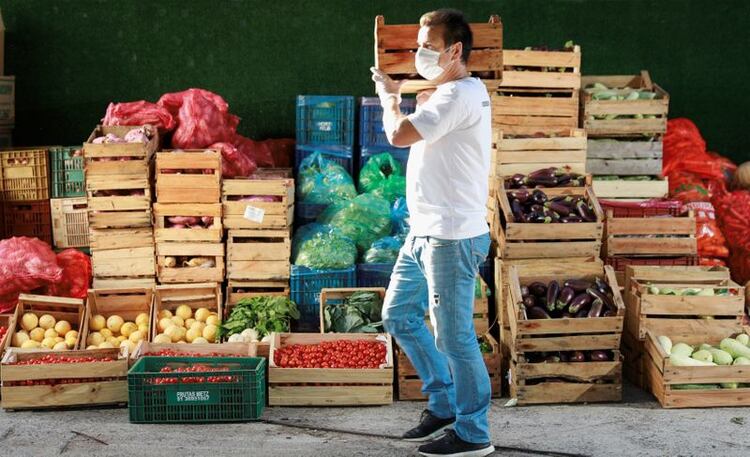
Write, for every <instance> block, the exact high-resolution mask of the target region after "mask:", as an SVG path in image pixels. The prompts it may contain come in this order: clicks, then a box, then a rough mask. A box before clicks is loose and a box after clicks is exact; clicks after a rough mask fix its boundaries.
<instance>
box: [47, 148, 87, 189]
mask: <svg viewBox="0 0 750 457" xmlns="http://www.w3.org/2000/svg"><path fill="white" fill-rule="evenodd" d="M80 149H81V147H80V146H62V147H54V148H50V150H49V156H50V160H51V162H52V167H51V170H52V172H51V176H52V198H68V197H85V196H86V178H85V177H84V173H83V167H84V163H83V156H73V154H74V152H75V151H76V150H80Z"/></svg>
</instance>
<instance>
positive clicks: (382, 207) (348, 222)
mask: <svg viewBox="0 0 750 457" xmlns="http://www.w3.org/2000/svg"><path fill="white" fill-rule="evenodd" d="M318 222H320V223H323V224H330V225H332V226H334V227H336V228H338V229H339V230H341V232H342V233H343V234H344V235H345V236H347V237H349V238H351V239H352V240H353V241H354V242H355V243H356V245H357V248H359V250H360V252H365V251H366V250H367V249H369V248H370V245H371V244H372V242H373V241H375V240H377V239H378V238H382V237H384V236H386V235H389V234H390V233H391V206H390V204H389V203H388V201H386V200H384V199H382V198H380V197H378V196H376V195H373V194H361V195H357V196H356V197H355V198H354V199H352V200H344V201H339V202H336V203H334V204H332V205H330V206H329V207H328V208H326V209H325V211H323V212H322V213H321V214H320V216H319V217H318Z"/></svg>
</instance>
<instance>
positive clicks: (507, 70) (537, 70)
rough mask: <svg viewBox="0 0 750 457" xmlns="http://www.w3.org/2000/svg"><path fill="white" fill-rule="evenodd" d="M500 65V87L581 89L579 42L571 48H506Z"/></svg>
mask: <svg viewBox="0 0 750 457" xmlns="http://www.w3.org/2000/svg"><path fill="white" fill-rule="evenodd" d="M503 66H504V68H503V78H502V83H501V84H500V87H515V88H518V87H525V88H549V89H580V88H581V47H580V46H578V45H575V46H573V48H572V49H571V50H570V51H538V50H532V49H528V50H527V49H505V50H504V51H503ZM550 68H553V69H554V70H551V71H550V70H549V69H550Z"/></svg>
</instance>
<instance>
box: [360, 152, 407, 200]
mask: <svg viewBox="0 0 750 457" xmlns="http://www.w3.org/2000/svg"><path fill="white" fill-rule="evenodd" d="M359 191H360V192H363V193H364V192H370V193H373V194H375V195H377V196H379V197H382V198H384V199H385V200H388V201H389V202H390V203H393V202H394V201H396V199H397V198H399V197H403V196H405V195H406V178H405V177H404V168H403V166H401V163H400V162H399V161H398V160H396V159H394V158H393V156H392V155H391V154H389V153H387V152H383V153H380V154H375V155H374V156H372V157H370V158H369V159H368V160H367V163H365V165H364V166H363V167H362V170H360V172H359Z"/></svg>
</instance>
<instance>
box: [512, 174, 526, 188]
mask: <svg viewBox="0 0 750 457" xmlns="http://www.w3.org/2000/svg"><path fill="white" fill-rule="evenodd" d="M525 178H526V176H524V175H522V174H521V173H516V174H514V175H513V176H511V177H510V187H511V189H518V188H519V187H520V186H521V185H522V184H523V183H524V179H525Z"/></svg>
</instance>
